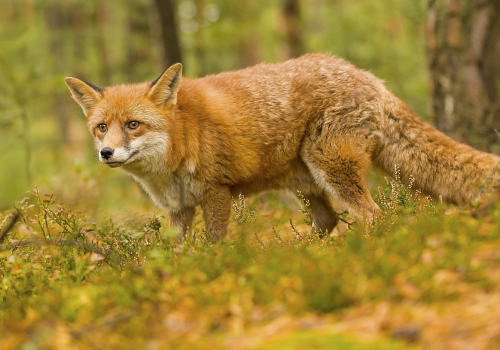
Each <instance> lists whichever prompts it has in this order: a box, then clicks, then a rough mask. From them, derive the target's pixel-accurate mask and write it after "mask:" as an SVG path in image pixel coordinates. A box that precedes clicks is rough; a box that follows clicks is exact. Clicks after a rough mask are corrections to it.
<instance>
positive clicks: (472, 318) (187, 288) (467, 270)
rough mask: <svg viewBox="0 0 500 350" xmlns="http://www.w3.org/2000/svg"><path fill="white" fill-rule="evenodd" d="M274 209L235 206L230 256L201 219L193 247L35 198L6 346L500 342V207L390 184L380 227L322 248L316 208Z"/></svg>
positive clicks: (13, 265)
mask: <svg viewBox="0 0 500 350" xmlns="http://www.w3.org/2000/svg"><path fill="white" fill-rule="evenodd" d="M273 198H274V197H272V196H270V197H268V198H267V199H268V200H266V201H260V200H259V199H253V200H252V201H251V203H246V202H245V199H244V198H237V199H235V202H234V205H233V215H232V218H231V224H230V232H231V234H230V235H229V236H228V237H226V238H225V239H223V240H222V241H220V242H219V243H217V244H212V243H210V237H208V234H207V233H205V232H204V231H203V222H202V220H201V214H200V213H198V214H197V218H196V221H195V228H194V236H193V237H192V238H191V240H190V241H189V242H188V243H186V244H185V245H184V246H183V247H179V246H178V241H177V239H176V238H175V233H176V231H175V229H173V228H170V227H168V224H167V221H166V220H165V219H164V218H163V217H161V216H156V217H147V216H143V215H137V216H134V215H131V216H130V217H128V218H124V219H116V218H114V219H107V220H101V221H99V222H94V221H91V220H90V219H89V218H87V217H86V216H85V214H83V213H78V212H73V211H71V209H68V208H66V207H65V206H64V205H63V204H61V203H58V202H57V201H56V200H55V199H54V198H53V197H52V196H51V195H50V194H42V193H40V192H39V191H33V192H32V194H31V195H30V196H28V197H26V198H24V199H23V200H21V201H20V202H19V203H17V204H16V210H15V212H16V213H18V215H19V218H18V222H17V224H16V225H15V226H14V227H13V228H12V229H10V230H8V226H9V223H10V222H11V221H12V220H13V214H12V211H9V212H5V213H3V214H0V235H3V237H2V238H0V241H1V240H3V242H2V243H1V245H0V278H1V280H2V283H1V284H0V348H2V349H87V348H92V349H117V348H120V349H166V348H172V349H231V350H238V349H242V350H243V349H260V350H264V349H389V350H390V349H395V350H396V349H407V348H410V349H420V348H424V349H445V348H449V349H490V348H497V347H498V346H500V312H499V311H498V310H499V309H500V202H499V201H498V200H497V201H496V202H494V201H493V202H487V203H480V204H478V205H477V206H475V207H473V208H468V209H463V208H462V209H454V208H452V207H450V206H448V205H446V204H442V203H440V202H439V201H432V200H430V199H429V198H427V197H424V196H423V195H421V194H419V193H418V192H414V191H411V190H409V189H408V188H407V187H405V186H403V185H402V184H400V183H399V182H398V181H392V182H391V184H390V186H388V187H387V188H386V189H385V190H380V191H379V193H378V203H379V205H380V207H381V208H382V214H381V215H379V216H378V217H377V218H376V219H374V220H372V221H371V222H368V223H366V224H360V223H358V224H354V225H350V228H349V229H347V227H346V224H345V223H342V225H341V226H340V229H338V230H335V231H334V232H333V233H332V234H330V235H328V236H326V237H320V236H319V235H318V234H317V233H316V232H314V229H313V228H312V225H311V220H310V212H309V207H308V203H307V200H303V201H302V205H301V207H300V212H297V213H292V214H290V210H289V209H284V208H285V205H284V204H282V202H279V201H278V200H275V198H274V199H273ZM248 201H250V199H249V200H248ZM280 203H281V204H280ZM270 218H272V219H270ZM290 218H292V219H290ZM345 220H346V221H349V220H350V219H349V218H348V217H345Z"/></svg>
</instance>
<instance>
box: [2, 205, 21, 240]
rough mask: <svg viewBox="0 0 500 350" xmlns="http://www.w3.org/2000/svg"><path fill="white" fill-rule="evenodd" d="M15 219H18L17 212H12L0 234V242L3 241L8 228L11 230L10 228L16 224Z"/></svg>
mask: <svg viewBox="0 0 500 350" xmlns="http://www.w3.org/2000/svg"><path fill="white" fill-rule="evenodd" d="M17 220H19V213H17V212H13V213H12V219H11V220H10V222H9V224H8V225H7V226H6V227H5V230H4V231H3V233H2V235H1V236H0V244H2V243H3V241H4V240H5V238H7V234H8V233H9V231H10V230H12V228H13V227H14V225H15V224H16V222H17Z"/></svg>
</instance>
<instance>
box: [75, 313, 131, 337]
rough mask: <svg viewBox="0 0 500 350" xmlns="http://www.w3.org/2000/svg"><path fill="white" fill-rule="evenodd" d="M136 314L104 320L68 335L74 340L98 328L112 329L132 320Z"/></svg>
mask: <svg viewBox="0 0 500 350" xmlns="http://www.w3.org/2000/svg"><path fill="white" fill-rule="evenodd" d="M137 314H138V312H137V311H135V312H132V313H130V314H127V315H118V316H116V317H114V318H112V319H110V320H106V321H104V322H101V323H100V324H97V325H91V326H87V327H83V328H82V329H80V330H78V331H71V332H70V334H71V335H72V336H73V337H75V338H80V337H82V336H84V335H85V334H87V333H90V332H93V331H95V330H98V329H100V328H105V327H112V326H115V325H117V324H119V323H122V322H126V321H128V320H130V319H131V318H133V317H134V316H136V315H137Z"/></svg>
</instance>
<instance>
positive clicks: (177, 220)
mask: <svg viewBox="0 0 500 350" xmlns="http://www.w3.org/2000/svg"><path fill="white" fill-rule="evenodd" d="M194 214H195V208H194V207H187V208H182V209H180V210H178V211H172V212H169V216H170V225H172V226H176V227H178V228H179V229H180V232H179V241H180V244H181V245H182V244H183V243H184V241H185V239H186V237H189V236H190V235H191V232H193V219H194Z"/></svg>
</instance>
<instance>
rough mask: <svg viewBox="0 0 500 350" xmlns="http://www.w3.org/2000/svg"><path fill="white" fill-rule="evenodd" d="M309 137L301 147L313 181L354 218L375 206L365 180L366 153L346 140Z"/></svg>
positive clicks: (368, 214) (367, 161) (363, 214)
mask: <svg viewBox="0 0 500 350" xmlns="http://www.w3.org/2000/svg"><path fill="white" fill-rule="evenodd" d="M329 141H330V140H324V139H323V140H314V141H312V140H309V142H305V143H304V145H303V148H302V150H301V157H302V159H303V161H304V162H305V163H306V165H307V167H308V168H309V171H310V172H311V175H312V176H313V178H314V180H315V182H316V184H317V185H318V186H320V188H322V189H323V190H325V191H327V192H329V193H331V194H332V195H333V197H334V199H335V200H337V201H339V202H340V203H341V204H343V205H345V206H346V207H347V209H348V210H349V212H350V213H351V214H352V215H353V216H354V217H356V218H357V219H362V218H365V217H367V216H370V215H372V214H373V213H374V212H375V211H376V210H378V209H379V207H378V205H377V204H376V203H375V202H374V201H373V199H372V197H371V195H370V191H369V190H368V186H367V184H366V173H367V171H368V167H369V165H370V154H369V152H367V150H366V149H363V147H362V145H360V144H356V143H355V142H352V141H350V140H345V139H344V140H340V139H336V140H335V141H334V142H329Z"/></svg>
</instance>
